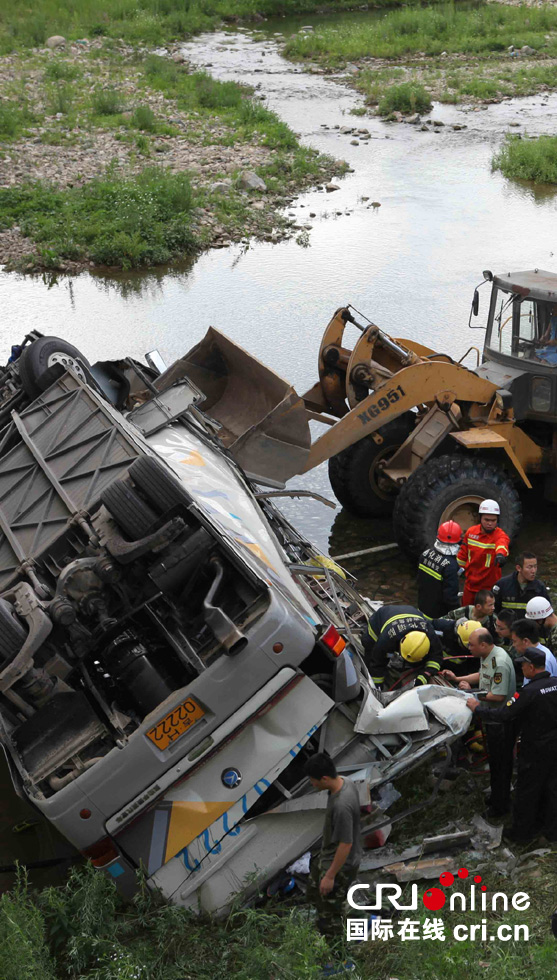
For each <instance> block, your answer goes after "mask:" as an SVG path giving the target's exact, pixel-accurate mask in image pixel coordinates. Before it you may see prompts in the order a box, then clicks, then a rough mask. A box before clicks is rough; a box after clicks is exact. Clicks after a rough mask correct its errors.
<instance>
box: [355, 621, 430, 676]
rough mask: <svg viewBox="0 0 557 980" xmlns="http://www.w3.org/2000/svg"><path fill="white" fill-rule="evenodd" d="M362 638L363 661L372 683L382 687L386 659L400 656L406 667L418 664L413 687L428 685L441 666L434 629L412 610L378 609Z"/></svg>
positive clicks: (386, 664)
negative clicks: (396, 654) (418, 669)
mask: <svg viewBox="0 0 557 980" xmlns="http://www.w3.org/2000/svg"><path fill="white" fill-rule="evenodd" d="M368 634H369V635H368V636H363V637H362V643H363V645H364V650H365V661H366V665H367V667H368V669H369V672H370V674H371V677H372V680H373V682H374V683H375V684H376V685H377V687H380V686H381V685H382V684H384V683H385V674H386V670H387V666H388V662H389V656H390V655H392V654H393V653H400V655H401V656H402V658H403V660H405V661H406V662H407V663H408V665H409V666H412V664H417V663H419V664H420V667H421V670H420V673H419V674H418V676H417V678H416V680H415V682H414V683H415V684H416V686H419V685H421V684H429V682H430V680H431V678H432V677H433V675H434V674H437V672H438V671H439V670H440V669H441V666H442V664H443V647H442V644H441V640H440V639H439V637H438V636H437V633H436V632H435V630H434V628H433V625H432V624H431V622H430V621H429V620H427V619H426V618H425V617H424V616H422V614H421V612H420V611H419V610H418V609H415V608H414V606H394V605H392V606H391V605H387V606H381V608H380V609H378V610H377V611H376V612H374V614H373V616H372V617H371V619H370V621H369V624H368Z"/></svg>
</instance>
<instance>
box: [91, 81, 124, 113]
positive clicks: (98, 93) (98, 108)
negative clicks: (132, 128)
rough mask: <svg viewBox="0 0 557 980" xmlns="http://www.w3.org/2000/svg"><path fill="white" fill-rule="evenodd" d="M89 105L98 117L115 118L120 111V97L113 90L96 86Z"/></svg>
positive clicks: (115, 90) (118, 93)
mask: <svg viewBox="0 0 557 980" xmlns="http://www.w3.org/2000/svg"><path fill="white" fill-rule="evenodd" d="M91 105H92V107H93V112H95V113H96V114H97V115H98V116H115V115H117V114H118V113H119V112H121V111H122V96H121V94H120V92H118V91H117V89H115V88H112V87H110V88H102V86H100V85H98V86H97V87H96V88H95V90H94V92H93V95H92V97H91Z"/></svg>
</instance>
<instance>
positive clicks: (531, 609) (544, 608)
mask: <svg viewBox="0 0 557 980" xmlns="http://www.w3.org/2000/svg"><path fill="white" fill-rule="evenodd" d="M552 614H553V606H552V605H551V603H550V601H549V599H544V597H543V596H542V595H536V596H534V598H533V599H530V601H529V603H528V605H527V606H526V619H540V620H543V619H547V617H548V616H551V615H552Z"/></svg>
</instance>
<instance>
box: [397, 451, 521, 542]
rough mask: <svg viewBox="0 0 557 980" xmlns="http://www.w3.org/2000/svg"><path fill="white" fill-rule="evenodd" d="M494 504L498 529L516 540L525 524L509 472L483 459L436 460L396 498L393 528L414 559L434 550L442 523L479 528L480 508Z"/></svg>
mask: <svg viewBox="0 0 557 980" xmlns="http://www.w3.org/2000/svg"><path fill="white" fill-rule="evenodd" d="M487 498H491V499H492V500H496V501H497V502H498V504H499V506H500V508H501V516H500V518H499V524H500V526H501V527H502V528H503V530H504V531H506V533H507V534H508V535H509V538H510V539H511V541H512V539H513V538H514V536H515V535H516V533H517V531H518V529H519V527H520V523H521V520H522V506H521V503H520V497H519V496H518V493H517V491H516V488H515V486H514V483H513V481H512V480H511V479H510V477H509V476H508V474H507V473H506V471H505V470H504V469H503V468H502V467H501V466H498V465H497V464H496V463H493V462H492V461H491V460H488V459H482V458H481V457H479V456H476V457H471V458H467V457H466V456H438V457H437V458H436V459H431V460H429V462H427V463H425V464H424V465H423V466H421V467H420V468H419V469H418V470H416V472H415V473H414V475H413V476H411V477H410V479H409V480H408V481H407V482H406V483H405V484H404V486H403V488H402V490H401V491H400V493H399V495H398V497H397V498H396V502H395V508H394V514H393V524H394V534H395V538H396V540H397V543H398V544H399V546H400V548H401V549H402V550H403V551H405V552H406V553H407V554H409V555H411V556H413V557H416V556H417V555H420V554H421V553H422V551H424V549H425V548H430V547H431V545H432V544H433V542H434V541H435V538H436V536H437V528H438V527H439V525H440V524H441V523H442V521H447V520H451V519H452V520H455V521H458V523H459V524H460V525H461V527H462V529H463V531H465V530H467V528H469V527H470V526H471V525H472V524H476V523H478V520H479V518H478V517H477V506H478V504H479V503H480V502H481V501H482V500H486V499H487Z"/></svg>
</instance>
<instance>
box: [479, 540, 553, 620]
mask: <svg viewBox="0 0 557 980" xmlns="http://www.w3.org/2000/svg"><path fill="white" fill-rule="evenodd" d="M537 574H538V559H537V558H536V556H535V555H534V554H533V552H531V551H523V552H522V554H521V555H518V557H517V559H516V563H515V570H514V572H512V573H511V574H510V575H505V576H504V578H500V579H499V581H498V582H496V583H495V585H493V586H492V588H493V593H494V595H495V612H496V613H498V612H500V611H501V609H509V610H510V611H511V612H512V614H513V618H514V619H523V618H524V616H525V615H526V606H527V605H528V602H529V601H530V599H533V598H534V597H535V596H543V598H544V599H547V601H548V602H549V601H550V599H549V592H548V591H547V588H546V586H545V583H544V582H542V580H541V579H539V578H536V576H537Z"/></svg>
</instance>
